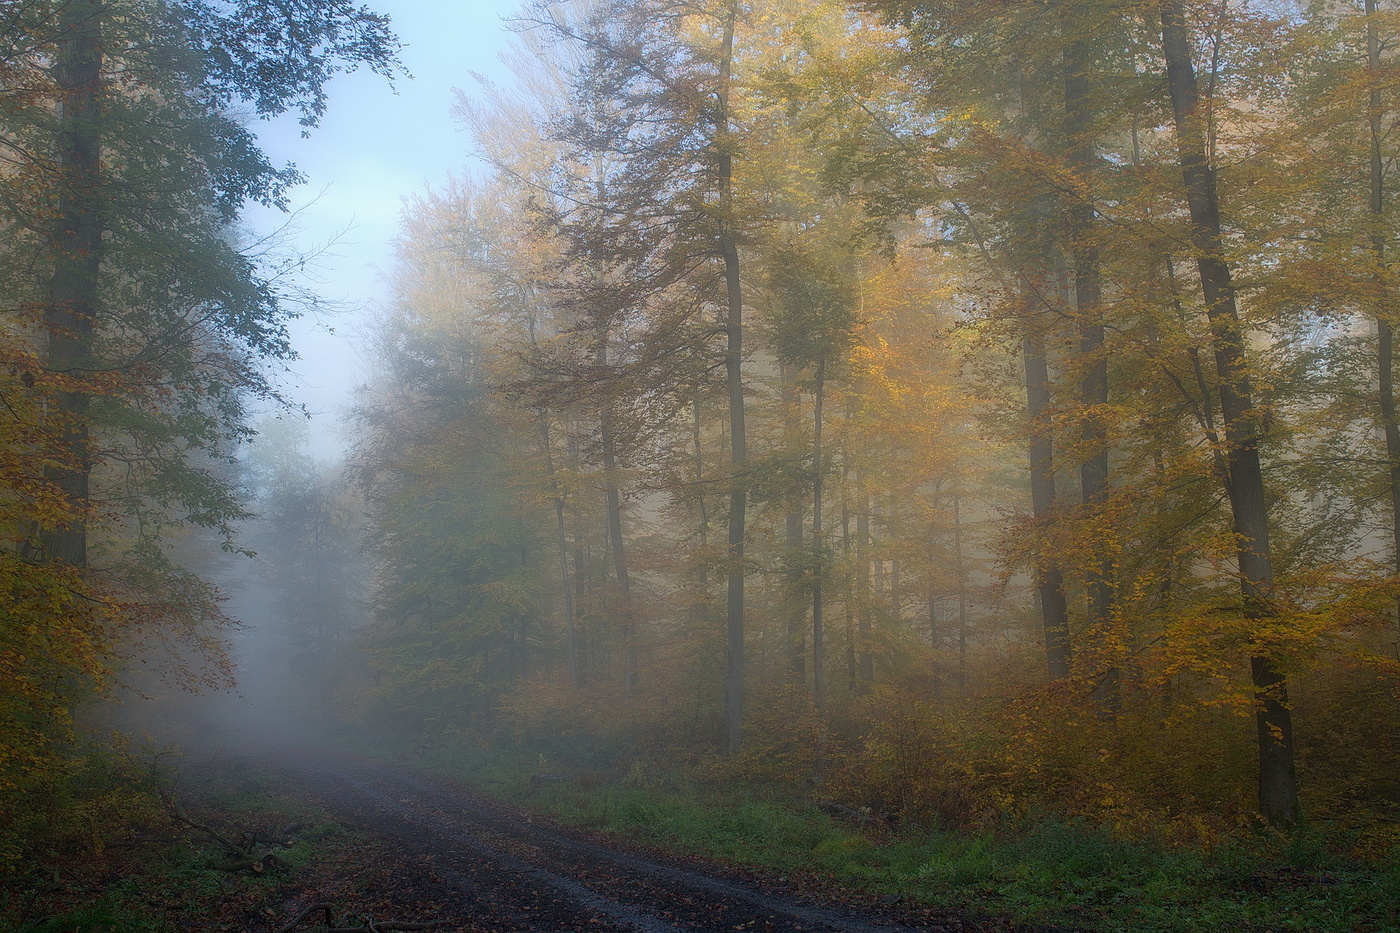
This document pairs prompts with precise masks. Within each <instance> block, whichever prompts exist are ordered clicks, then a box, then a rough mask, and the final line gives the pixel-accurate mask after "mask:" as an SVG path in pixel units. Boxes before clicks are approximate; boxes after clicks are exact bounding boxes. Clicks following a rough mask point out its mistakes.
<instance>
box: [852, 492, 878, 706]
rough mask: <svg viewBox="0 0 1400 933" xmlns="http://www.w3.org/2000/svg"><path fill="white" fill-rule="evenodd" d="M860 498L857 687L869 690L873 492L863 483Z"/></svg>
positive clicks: (871, 680) (871, 679) (872, 669)
mask: <svg viewBox="0 0 1400 933" xmlns="http://www.w3.org/2000/svg"><path fill="white" fill-rule="evenodd" d="M863 480H864V475H863V474H859V473H858V474H856V482H857V483H862V481H863ZM860 490H861V491H860V500H859V502H858V503H857V504H858V505H859V507H860V508H859V510H858V511H857V512H856V541H855V552H856V568H857V569H856V597H855V605H856V639H857V646H856V657H857V675H856V682H857V684H858V689H859V690H860V691H862V692H864V691H867V690H869V689H870V686H871V684H873V683H874V682H875V658H874V656H873V655H872V654H871V653H870V603H871V592H870V590H871V587H870V495H869V493H867V492H866V491H865V487H864V485H861V487H860Z"/></svg>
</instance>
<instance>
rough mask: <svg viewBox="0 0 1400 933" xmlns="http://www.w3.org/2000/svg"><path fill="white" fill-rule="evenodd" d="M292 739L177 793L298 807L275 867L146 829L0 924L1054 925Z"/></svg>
mask: <svg viewBox="0 0 1400 933" xmlns="http://www.w3.org/2000/svg"><path fill="white" fill-rule="evenodd" d="M298 757H299V758H300V761H299V762H298V763H296V764H293V765H282V764H277V763H272V762H270V761H264V760H259V759H250V758H243V759H238V760H222V761H215V762H212V763H205V764H203V765H199V766H194V767H188V768H187V769H186V777H185V778H184V779H183V780H182V789H181V794H182V798H183V800H184V801H185V803H184V809H185V810H187V811H188V812H189V813H191V814H192V815H196V814H197V815H198V819H199V820H200V821H203V822H207V823H208V824H209V825H212V826H217V827H220V828H221V831H223V830H225V829H226V830H227V831H228V832H232V831H233V829H234V828H235V827H237V826H239V825H240V824H241V825H248V822H247V821H248V820H249V819H250V812H249V806H250V805H251V806H253V807H254V808H255V809H258V810H260V811H261V813H260V814H259V815H257V816H254V817H251V818H252V819H254V820H255V821H256V820H260V821H261V822H262V823H263V824H265V825H288V824H289V823H290V822H291V821H292V820H294V819H296V818H297V817H301V824H302V825H303V826H305V827H306V828H305V829H303V830H300V837H301V838H300V841H298V842H296V843H295V844H294V845H293V846H292V847H291V848H290V849H289V850H279V851H282V852H283V855H282V858H281V861H280V863H279V864H278V865H277V867H276V868H275V870H268V871H265V872H263V873H262V874H260V875H258V876H253V875H250V874H249V873H247V872H244V873H240V874H237V875H234V874H227V873H224V872H222V871H221V870H220V869H218V868H217V864H218V862H219V861H220V860H221V857H220V856H219V854H218V853H217V852H216V851H214V850H213V849H210V848H209V847H208V846H207V845H204V846H201V842H204V843H207V842H208V840H201V839H200V834H199V833H198V832H195V833H192V834H191V833H189V832H188V831H186V832H185V833H184V834H183V838H180V839H177V838H175V837H172V836H170V835H168V834H167V835H165V836H160V837H154V838H152V837H145V836H143V837H142V838H143V839H144V841H138V842H137V843H134V844H131V845H119V846H116V847H112V848H108V849H107V850H106V851H104V852H101V853H98V854H97V855H95V856H92V855H88V856H85V857H75V858H73V859H70V860H69V861H68V862H67V863H66V864H65V865H64V866H63V868H62V869H61V870H52V871H46V873H45V874H44V875H43V876H37V875H36V876H31V878H30V880H29V883H28V887H27V889H24V888H23V887H22V888H20V889H16V888H14V887H9V888H7V890H6V891H5V892H4V896H3V898H0V900H3V902H4V903H3V904H0V908H4V909H0V930H15V931H22V933H147V931H149V933H160V931H172V930H179V931H191V933H193V931H199V933H225V931H227V933H234V931H238V933H293V931H295V933H317V931H319V933H325V931H327V929H328V928H327V926H326V922H327V921H326V913H325V909H324V908H326V907H328V908H330V909H331V911H332V912H333V914H334V919H333V921H332V922H333V923H334V924H335V926H334V927H332V928H330V929H348V928H356V929H358V930H360V931H361V933H370V931H374V933H380V931H382V933H390V931H392V930H393V929H394V927H395V925H402V924H433V927H432V928H433V929H436V930H441V931H444V933H454V931H457V933H515V931H531V933H536V931H537V933H566V931H587V933H608V931H639V933H671V931H752V933H760V931H773V933H821V931H846V933H906V931H929V933H1056V931H1065V930H1066V929H1067V928H1065V927H1058V926H1040V925H1027V924H1024V923H1017V922H1013V921H1010V920H999V919H996V918H987V917H974V916H971V915H963V914H960V913H958V912H953V911H949V910H938V909H933V908H929V907H925V906H922V905H918V904H913V903H910V902H907V901H905V900H904V899H902V898H894V897H889V896H885V897H881V896H879V895H877V894H871V893H859V892H854V891H850V890H843V889H841V888H839V887H837V886H835V885H833V883H832V882H831V881H830V880H829V878H827V877H825V876H823V875H821V874H819V873H816V872H813V873H811V874H806V873H795V872H788V873H786V874H779V873H776V872H774V873H764V872H761V871H755V870H752V869H740V868H735V867H727V866H723V865H720V864H717V863H712V862H708V861H705V860H703V859H699V858H695V857H690V856H683V855H678V854H675V853H669V852H666V851H662V850H660V849H656V848H652V847H649V846H646V845H644V844H634V843H624V842H622V841H620V840H618V839H617V838H615V837H611V836H605V835H602V834H598V833H592V832H588V831H584V830H579V829H576V828H569V827H565V826H562V825H559V824H556V823H554V822H552V821H550V820H548V819H546V818H543V817H540V816H537V815H532V814H529V813H527V812H525V811H523V810H520V809H517V808H515V807H513V806H511V805H509V804H504V803H501V802H498V801H493V800H488V799H486V798H483V797H480V796H478V795H476V794H474V793H473V792H471V791H469V790H467V789H465V788H463V787H460V786H457V785H456V784H454V783H449V782H447V781H445V780H441V779H438V778H432V777H425V776H423V775H421V774H419V773H416V772H414V771H410V770H408V769H406V768H404V767H401V766H397V765H393V764H388V763H384V762H373V761H370V760H367V759H363V758H358V757H352V756H348V755H347V756H341V755H327V754H322V755H318V756H316V758H315V761H314V763H308V762H307V759H306V756H305V755H301V756H298ZM254 799H256V801H257V802H256V803H255V804H253V803H251V801H253V800H254ZM143 832H144V831H143ZM179 835H180V834H179V833H177V834H176V836H179ZM223 860H224V861H226V859H223ZM322 905H324V906H322ZM402 928H403V927H402V926H400V929H402Z"/></svg>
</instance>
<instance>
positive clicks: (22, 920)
mask: <svg viewBox="0 0 1400 933" xmlns="http://www.w3.org/2000/svg"><path fill="white" fill-rule="evenodd" d="M180 771H181V774H180V776H179V777H178V779H177V777H176V776H175V774H174V773H173V772H174V769H172V768H171V767H170V766H169V763H168V762H167V763H165V764H164V765H163V766H160V767H148V768H147V769H146V770H145V771H144V772H142V771H141V770H140V769H133V768H130V767H128V768H125V769H122V770H120V771H119V770H113V771H111V773H109V774H108V775H107V776H106V781H107V783H106V785H104V786H103V787H101V788H98V790H101V791H102V792H103V793H104V794H105V795H107V796H113V797H120V798H121V799H123V800H126V801H127V807H126V809H125V811H124V813H123V817H122V818H121V819H115V818H114V819H113V820H112V821H111V822H110V824H109V825H108V826H107V827H106V828H105V831H104V832H102V833H100V834H99V833H93V832H83V833H69V834H67V835H63V836H53V837H52V838H50V839H49V840H48V844H47V846H46V847H45V848H43V849H42V850H37V851H36V852H35V855H34V857H33V858H32V859H31V861H30V862H28V863H27V864H25V865H23V866H20V867H18V868H16V869H14V870H12V871H10V872H8V873H6V874H5V875H0V933H172V931H174V930H177V929H187V928H193V927H199V926H205V927H208V926H209V925H210V918H211V917H212V916H213V915H214V914H216V913H217V912H219V911H221V910H222V911H230V910H231V911H233V912H237V913H241V914H243V915H257V914H259V913H260V912H262V911H264V910H266V909H270V907H271V906H272V905H276V904H278V903H280V900H281V898H280V891H281V889H282V887H283V885H284V883H285V881H286V880H287V879H288V878H289V877H292V876H295V875H298V874H300V873H302V872H303V870H304V869H306V867H307V866H308V865H310V864H311V863H312V862H313V861H314V860H315V859H316V858H317V856H318V855H319V854H320V853H321V852H322V851H323V850H325V849H326V848H328V847H335V846H338V845H340V844H342V843H343V841H344V840H343V839H342V838H341V837H342V836H343V831H342V830H341V829H340V828H339V827H338V826H336V825H335V824H334V823H332V822H330V821H328V820H327V819H326V818H325V817H324V815H323V814H320V813H318V812H308V811H307V809H306V804H305V802H304V800H302V799H300V797H299V796H298V795H296V794H294V793H288V792H287V788H286V787H285V786H284V785H283V782H282V781H281V780H280V779H279V778H278V777H277V776H276V775H275V774H269V773H267V772H265V771H261V770H259V769H257V768H254V767H251V766H249V765H246V764H245V763H243V762H240V761H237V760H230V759H223V760H220V761H216V762H213V763H206V764H204V765H195V766H190V765H186V766H185V767H183V768H182V769H180ZM172 786H174V787H176V788H177V792H176V797H177V799H179V800H180V801H181V804H182V806H183V807H184V809H185V810H186V811H187V812H188V814H189V815H191V816H192V817H194V818H195V819H196V820H198V821H200V822H205V823H208V824H210V825H213V826H216V827H218V831H220V832H223V833H224V834H225V835H232V836H236V835H237V833H238V832H239V831H240V830H242V829H249V828H257V829H261V830H264V831H268V830H272V831H277V830H280V829H282V828H285V827H287V826H289V825H291V824H293V823H300V824H302V828H301V829H300V830H299V831H298V832H297V834H296V836H295V838H294V840H293V844H292V845H291V846H289V847H285V848H284V847H272V848H270V851H272V852H273V853H274V854H275V855H276V857H277V859H278V860H279V861H280V863H281V864H280V865H279V866H277V867H276V868H275V869H273V870H266V871H264V872H263V873H261V874H253V873H250V872H248V871H241V872H238V873H232V872H229V871H227V870H226V868H225V866H226V865H227V864H228V863H229V862H230V855H229V854H228V853H226V852H225V851H224V850H223V849H222V848H221V847H220V846H218V845H217V844H216V843H214V842H213V841H212V840H210V839H208V838H206V837H205V836H203V835H202V834H200V833H199V832H197V831H194V830H191V829H190V828H189V827H187V826H180V825H176V824H174V823H173V822H172V821H171V819H170V817H169V816H168V815H167V814H166V813H165V811H164V809H163V804H162V802H161V800H160V797H159V794H158V793H157V789H158V788H160V787H166V788H170V787H172Z"/></svg>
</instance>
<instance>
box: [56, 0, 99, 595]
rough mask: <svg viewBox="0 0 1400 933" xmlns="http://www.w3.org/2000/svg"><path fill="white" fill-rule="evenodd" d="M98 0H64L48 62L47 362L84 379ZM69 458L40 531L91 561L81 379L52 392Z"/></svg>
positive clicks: (95, 201) (91, 278)
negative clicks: (54, 509) (53, 205)
mask: <svg viewBox="0 0 1400 933" xmlns="http://www.w3.org/2000/svg"><path fill="white" fill-rule="evenodd" d="M103 16H104V9H103V3H102V0H69V2H67V3H65V4H63V5H62V6H61V7H60V11H59V28H60V31H61V35H62V36H63V37H64V38H63V41H62V42H60V43H59V49H58V55H57V58H56V60H55V61H54V65H53V75H54V80H55V83H56V84H57V85H58V93H59V117H58V146H57V155H58V185H59V190H58V202H57V216H56V217H55V218H54V225H53V232H52V234H51V238H50V249H51V252H52V258H53V275H52V277H51V279H50V283H49V302H48V305H47V306H46V307H45V309H44V326H45V329H46V330H47V332H48V347H47V350H46V353H45V359H44V365H45V368H47V369H48V370H49V371H50V372H53V373H58V374H61V375H66V376H71V377H73V378H75V379H77V380H81V379H82V378H83V377H84V376H86V375H87V374H88V373H89V372H90V371H91V369H92V365H93V361H92V349H93V348H92V342H93V335H94V330H95V320H96V316H97V310H98V295H97V286H98V275H99V273H100V271H101V266H102V233H103V230H104V228H105V219H104V216H103V210H102V158H101V150H102V137H101V131H100V124H101V119H102V44H101V22H102V18H103ZM55 403H56V406H57V409H58V411H57V420H58V421H59V425H58V427H59V430H60V432H61V438H62V440H61V443H62V450H63V455H64V458H65V462H64V463H63V464H62V465H61V466H57V467H52V468H50V469H49V470H48V471H47V473H48V476H49V478H50V480H52V481H53V483H54V484H55V485H56V486H58V488H59V489H60V490H62V492H63V496H64V499H65V500H66V501H67V504H68V506H69V511H70V514H69V516H68V517H67V519H66V520H65V521H64V522H63V523H62V524H61V525H59V526H57V527H50V528H45V529H43V531H42V539H43V546H44V551H45V553H46V554H47V556H48V558H49V559H51V560H56V561H61V562H63V563H66V564H69V565H71V566H73V567H80V568H81V567H86V566H87V512H88V506H89V502H90V497H91V494H90V483H89V480H90V476H91V473H92V455H91V449H90V447H91V438H90V435H89V427H88V409H89V398H88V395H87V393H86V392H84V391H83V390H81V389H80V388H76V387H70V388H67V389H65V390H63V391H61V392H58V393H56V394H55Z"/></svg>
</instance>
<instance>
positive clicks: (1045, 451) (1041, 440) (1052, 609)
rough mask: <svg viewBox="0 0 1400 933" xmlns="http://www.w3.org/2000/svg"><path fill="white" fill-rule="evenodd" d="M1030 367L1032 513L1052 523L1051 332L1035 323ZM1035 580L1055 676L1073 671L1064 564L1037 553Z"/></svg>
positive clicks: (1028, 347) (1024, 347) (1024, 350)
mask: <svg viewBox="0 0 1400 933" xmlns="http://www.w3.org/2000/svg"><path fill="white" fill-rule="evenodd" d="M1021 355H1022V358H1023V361H1024V364H1025V369H1026V410H1027V414H1028V415H1029V416H1030V417H1029V420H1030V468H1031V514H1032V515H1033V516H1034V517H1035V521H1036V523H1037V524H1039V525H1042V526H1044V525H1047V524H1049V522H1050V521H1051V520H1052V516H1053V515H1054V511H1055V462H1054V447H1053V442H1052V440H1051V427H1050V419H1049V414H1048V412H1047V409H1048V408H1049V407H1050V374H1049V367H1048V366H1047V365H1046V361H1045V337H1044V335H1043V334H1041V333H1040V331H1039V330H1037V329H1036V327H1035V325H1034V324H1031V325H1028V326H1027V329H1026V333H1025V336H1024V337H1023V338H1022V340H1021ZM1035 586H1036V592H1037V594H1038V595H1039V597H1040V614H1041V620H1042V624H1043V626H1044V630H1045V660H1046V666H1047V669H1048V670H1049V673H1050V679H1051V680H1060V679H1061V678H1064V677H1068V676H1069V662H1070V640H1069V604H1068V602H1067V601H1066V600H1065V580H1064V575H1063V574H1062V573H1061V572H1060V569H1059V568H1058V567H1057V566H1055V564H1054V563H1053V562H1052V561H1051V560H1050V558H1049V557H1048V556H1047V555H1045V554H1041V555H1040V556H1038V557H1037V558H1036V566H1035Z"/></svg>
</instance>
